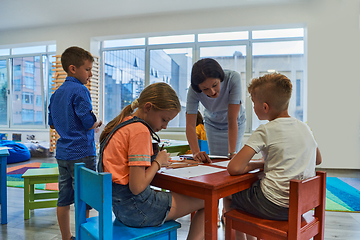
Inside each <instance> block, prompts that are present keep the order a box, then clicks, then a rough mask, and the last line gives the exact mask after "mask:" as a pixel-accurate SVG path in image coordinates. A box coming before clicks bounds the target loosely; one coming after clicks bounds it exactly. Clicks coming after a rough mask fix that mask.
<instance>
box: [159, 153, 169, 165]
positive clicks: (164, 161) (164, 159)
mask: <svg viewBox="0 0 360 240" xmlns="http://www.w3.org/2000/svg"><path fill="white" fill-rule="evenodd" d="M156 161H158V162H159V163H160V164H161V166H167V165H169V164H170V163H169V161H170V153H167V151H166V149H165V150H162V151H160V152H159V153H158V155H157V156H156Z"/></svg>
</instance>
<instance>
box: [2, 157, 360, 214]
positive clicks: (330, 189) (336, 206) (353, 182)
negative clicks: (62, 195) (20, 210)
mask: <svg viewBox="0 0 360 240" xmlns="http://www.w3.org/2000/svg"><path fill="white" fill-rule="evenodd" d="M54 167H57V164H56V163H40V162H34V163H28V164H23V165H18V166H14V167H8V168H7V186H8V187H20V188H23V187H24V180H23V179H22V178H21V175H22V174H24V173H25V172H26V170H28V169H32V168H54ZM35 188H36V189H41V190H58V184H57V183H47V184H37V185H35ZM326 210H327V211H341V212H360V178H342V177H341V178H337V177H327V178H326Z"/></svg>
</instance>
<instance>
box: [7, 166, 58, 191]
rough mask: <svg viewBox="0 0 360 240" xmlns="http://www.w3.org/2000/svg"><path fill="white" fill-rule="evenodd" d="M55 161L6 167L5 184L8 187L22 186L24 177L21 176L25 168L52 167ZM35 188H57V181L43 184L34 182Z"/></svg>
mask: <svg viewBox="0 0 360 240" xmlns="http://www.w3.org/2000/svg"><path fill="white" fill-rule="evenodd" d="M57 166H58V165H57V163H40V162H34V163H28V164H22V165H18V166H14V167H8V168H7V186H8V187H19V188H23V187H24V179H23V178H21V175H23V174H24V173H25V172H26V170H28V169H34V168H54V167H57ZM35 189H41V190H58V183H46V184H45V183H44V184H35Z"/></svg>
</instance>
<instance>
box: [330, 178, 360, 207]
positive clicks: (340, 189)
mask: <svg viewBox="0 0 360 240" xmlns="http://www.w3.org/2000/svg"><path fill="white" fill-rule="evenodd" d="M326 210H327V211H341V212H360V178H343V177H341V178H340V177H339V178H337V177H327V178H326Z"/></svg>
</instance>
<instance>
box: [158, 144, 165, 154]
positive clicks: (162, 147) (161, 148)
mask: <svg viewBox="0 0 360 240" xmlns="http://www.w3.org/2000/svg"><path fill="white" fill-rule="evenodd" d="M164 145H165V144H164V143H163V145H162V146H161V147H160V150H159V151H160V152H161V151H162V150H163V149H164Z"/></svg>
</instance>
